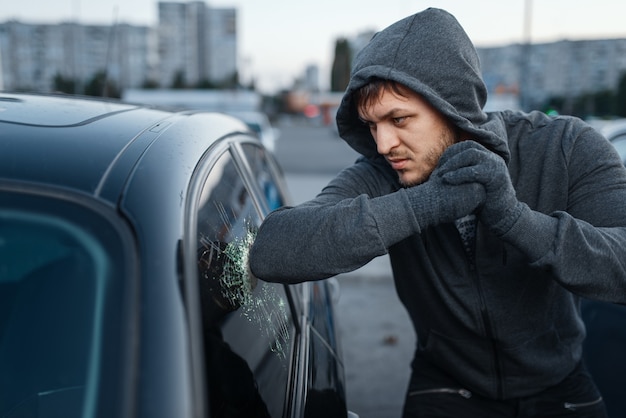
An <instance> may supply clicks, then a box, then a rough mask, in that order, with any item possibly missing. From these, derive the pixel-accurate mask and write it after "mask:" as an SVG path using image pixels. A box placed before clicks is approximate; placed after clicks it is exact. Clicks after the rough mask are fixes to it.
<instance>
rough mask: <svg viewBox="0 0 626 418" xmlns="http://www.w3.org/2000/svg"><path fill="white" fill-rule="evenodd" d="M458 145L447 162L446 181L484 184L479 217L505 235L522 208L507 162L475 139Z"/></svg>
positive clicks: (499, 234) (450, 182) (499, 233)
mask: <svg viewBox="0 0 626 418" xmlns="http://www.w3.org/2000/svg"><path fill="white" fill-rule="evenodd" d="M455 146H458V152H457V153H456V154H455V155H454V156H452V157H451V158H450V159H449V161H448V162H447V164H446V166H447V167H448V171H447V172H446V173H445V174H444V175H443V181H444V182H445V183H447V184H450V185H461V184H467V183H468V182H469V183H472V182H477V183H480V184H482V185H483V186H484V188H485V192H486V194H487V196H486V199H485V203H484V204H483V205H482V207H481V208H480V209H479V211H478V217H479V219H480V220H481V221H482V222H483V223H484V224H485V225H487V227H488V228H489V229H490V230H491V231H492V232H493V233H494V234H496V235H498V236H501V235H504V234H505V233H506V232H507V231H508V230H509V229H510V228H511V227H512V226H513V224H514V223H515V221H516V220H517V219H518V218H519V216H520V214H521V211H522V204H521V203H520V202H519V201H518V200H517V196H516V195H515V189H514V188H513V184H512V183H511V177H510V175H509V170H508V168H507V166H506V163H505V162H504V160H503V159H502V157H500V156H498V155H497V154H495V153H494V152H492V151H489V150H488V149H486V148H485V147H483V146H482V145H480V144H479V143H477V142H475V141H471V140H468V141H463V142H460V143H458V144H455Z"/></svg>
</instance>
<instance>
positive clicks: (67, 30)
mask: <svg viewBox="0 0 626 418" xmlns="http://www.w3.org/2000/svg"><path fill="white" fill-rule="evenodd" d="M158 7H159V22H158V25H157V27H156V28H153V27H146V26H134V25H128V24H116V25H113V26H106V25H81V24H78V23H60V24H29V23H22V22H18V21H8V22H5V23H0V80H1V81H2V83H1V86H0V88H2V89H4V90H34V91H43V92H46V91H53V90H54V89H55V81H54V80H55V79H58V78H59V77H61V78H62V79H63V80H65V81H71V82H73V83H74V84H75V86H74V87H75V88H74V89H73V90H74V91H75V92H76V93H83V92H84V87H85V85H86V84H87V83H89V82H90V80H92V79H93V78H94V77H95V76H96V75H98V74H106V77H107V79H108V80H110V81H111V82H112V83H113V84H114V85H115V86H116V87H117V88H119V89H122V90H124V89H127V88H138V87H142V86H143V85H144V84H146V83H149V84H151V85H158V86H161V87H171V86H172V85H173V84H174V83H175V81H176V80H177V79H178V81H179V82H180V83H182V84H183V85H182V86H185V87H186V86H196V85H200V84H205V85H216V86H219V85H231V86H232V85H234V83H235V82H236V81H237V80H236V78H237V14H236V10H235V9H233V8H215V9H214V8H210V7H207V5H206V4H205V3H204V2H201V1H194V2H189V3H174V2H163V3H159V4H158ZM182 86H181V87H182Z"/></svg>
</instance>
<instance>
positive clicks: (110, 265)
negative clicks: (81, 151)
mask: <svg viewBox="0 0 626 418" xmlns="http://www.w3.org/2000/svg"><path fill="white" fill-rule="evenodd" d="M0 207H1V209H0V416H2V417H14V416H15V417H17V416H57V415H59V414H61V415H63V416H66V417H78V416H88V415H89V414H91V413H93V412H94V411H95V408H96V400H97V397H98V396H99V395H98V391H99V387H98V385H99V382H100V381H101V377H102V374H103V373H104V370H103V368H102V367H101V359H102V357H103V352H104V347H103V341H104V340H105V328H106V327H105V317H106V313H107V306H108V307H109V308H110V307H111V306H113V307H114V309H115V310H117V311H121V310H122V306H121V305H122V304H121V303H120V300H121V288H122V287H123V286H122V285H121V284H120V283H119V281H120V280H121V279H123V275H124V271H125V268H124V258H125V256H124V249H125V243H124V240H122V239H119V236H117V235H116V234H115V231H116V229H115V228H112V227H111V225H110V224H109V223H107V222H105V221H104V220H103V219H102V218H101V217H100V216H99V215H97V214H96V213H94V212H92V211H91V210H89V209H87V208H84V207H81V206H76V205H73V204H70V203H66V202H57V201H55V200H52V199H44V198H22V197H18V196H12V195H10V194H8V195H7V194H3V193H0ZM117 278H119V279H117ZM109 311H110V309H109ZM116 319H117V320H119V319H118V318H117V317H116V316H115V314H113V320H116ZM118 324H119V323H118ZM118 326H119V325H118ZM113 344H114V345H117V344H116V343H115V342H113ZM109 354H110V353H109ZM109 360H110V361H115V359H114V358H109ZM60 406H62V407H63V411H62V412H61V411H58V410H57V408H59V407H60ZM33 411H37V412H36V413H34V412H33ZM33 413H34V414H35V415H33ZM89 416H90V415H89Z"/></svg>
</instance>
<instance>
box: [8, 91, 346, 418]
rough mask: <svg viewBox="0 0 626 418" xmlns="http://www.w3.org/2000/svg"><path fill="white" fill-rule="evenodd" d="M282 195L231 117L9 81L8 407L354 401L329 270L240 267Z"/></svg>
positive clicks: (153, 413)
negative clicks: (272, 275)
mask: <svg viewBox="0 0 626 418" xmlns="http://www.w3.org/2000/svg"><path fill="white" fill-rule="evenodd" d="M285 204H289V195H288V191H287V189H286V186H285V181H284V177H283V174H282V171H281V169H280V167H279V166H278V164H277V162H276V160H275V159H274V158H273V156H272V153H270V152H268V151H267V149H266V148H265V147H264V146H263V145H262V143H261V142H260V141H258V140H257V139H256V138H254V137H253V136H252V134H251V133H250V131H249V129H248V128H247V127H246V126H245V125H244V124H243V123H242V122H241V121H239V120H237V119H235V118H233V117H229V116H227V115H224V114H218V113H207V112H198V111H177V112H174V111H166V110H162V109H158V108H153V107H144V106H141V105H136V104H128V103H125V102H122V101H114V100H107V99H95V98H93V99H90V98H86V97H78V96H61V95H52V94H50V95H45V94H41V95H39V94H13V93H8V92H0V417H7V418H10V417H23V416H38V417H52V416H63V417H70V418H71V417H146V418H147V417H150V418H154V417H167V418H172V417H177V418H183V417H226V416H227V417H256V416H259V417H285V418H286V417H289V418H300V417H309V416H324V417H345V416H348V414H349V413H348V411H347V408H346V399H345V378H344V369H343V362H342V358H341V346H340V340H339V337H340V336H339V335H338V332H337V325H336V318H335V302H336V298H337V294H336V292H335V291H334V290H333V289H334V288H335V286H333V282H332V281H329V280H324V281H318V282H312V283H302V284H298V285H283V284H276V283H268V282H264V281H262V280H258V279H256V278H254V277H253V276H252V275H251V274H250V272H249V270H248V268H247V254H248V252H247V250H248V249H249V247H250V245H251V244H252V242H253V241H254V236H255V233H256V230H257V228H258V227H259V225H260V223H261V221H262V219H263V218H264V217H265V216H266V215H267V214H268V213H269V212H270V211H271V210H273V209H276V208H278V207H280V206H282V205H285ZM330 280H332V279H330ZM320 411H321V412H320ZM319 414H321V415H319ZM351 416H354V415H353V414H352V415H351Z"/></svg>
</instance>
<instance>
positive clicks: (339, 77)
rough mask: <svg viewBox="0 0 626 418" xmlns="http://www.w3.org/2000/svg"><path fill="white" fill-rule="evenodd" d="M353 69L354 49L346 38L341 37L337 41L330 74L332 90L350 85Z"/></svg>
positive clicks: (342, 88) (340, 89) (343, 88)
mask: <svg viewBox="0 0 626 418" xmlns="http://www.w3.org/2000/svg"><path fill="white" fill-rule="evenodd" d="M351 69H352V50H351V48H350V42H348V40H347V39H345V38H339V39H337V41H336V42H335V58H334V59H333V66H332V70H331V75H330V89H331V91H344V90H345V89H346V87H348V83H349V82H350V70H351Z"/></svg>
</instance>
